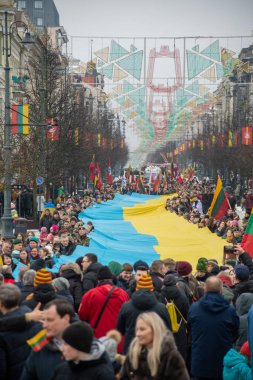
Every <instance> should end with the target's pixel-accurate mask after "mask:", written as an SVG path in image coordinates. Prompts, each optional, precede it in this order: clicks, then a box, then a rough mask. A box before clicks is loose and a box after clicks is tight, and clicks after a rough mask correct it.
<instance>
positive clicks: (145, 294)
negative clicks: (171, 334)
mask: <svg viewBox="0 0 253 380" xmlns="http://www.w3.org/2000/svg"><path fill="white" fill-rule="evenodd" d="M146 311H153V312H155V313H157V314H158V315H159V316H160V317H161V318H162V319H163V321H164V322H165V324H166V326H167V327H168V328H169V329H170V330H171V322H170V317H169V314H168V311H167V309H166V306H165V305H164V304H162V303H160V302H158V301H157V299H156V297H155V295H154V293H153V292H150V291H149V290H138V291H136V292H134V293H133V295H132V299H131V300H130V301H129V302H126V303H125V304H124V305H123V306H122V308H121V309H120V313H119V316H118V321H117V330H119V332H120V333H121V334H122V335H123V336H124V337H125V339H124V346H123V353H124V354H125V353H126V352H127V350H128V347H129V345H130V343H131V342H132V340H133V338H134V336H135V323H136V320H137V318H138V316H139V315H140V314H141V313H144V312H146Z"/></svg>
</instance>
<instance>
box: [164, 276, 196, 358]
mask: <svg viewBox="0 0 253 380" xmlns="http://www.w3.org/2000/svg"><path fill="white" fill-rule="evenodd" d="M161 295H162V296H163V297H164V299H165V301H166V300H167V302H170V301H171V300H172V301H173V302H174V304H175V306H176V307H177V308H178V310H179V311H180V313H181V314H182V316H183V317H184V318H185V319H186V320H187V314H188V310H189V306H190V305H189V302H188V300H187V298H186V296H185V295H184V294H183V292H181V291H180V290H179V289H178V288H177V286H176V285H167V283H166V277H165V280H164V286H163V288H162V291H161ZM180 313H179V312H178V311H177V309H176V314H177V322H178V323H179V324H180V328H179V330H178V332H177V333H175V334H174V338H175V341H176V345H177V348H178V351H179V352H180V354H181V355H182V357H183V358H184V359H185V360H186V353H187V326H186V325H185V323H184V321H183V320H182V317H181V315H180Z"/></svg>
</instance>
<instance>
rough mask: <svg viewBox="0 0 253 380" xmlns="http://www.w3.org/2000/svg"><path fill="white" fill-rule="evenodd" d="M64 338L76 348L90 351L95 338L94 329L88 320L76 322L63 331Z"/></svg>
mask: <svg viewBox="0 0 253 380" xmlns="http://www.w3.org/2000/svg"><path fill="white" fill-rule="evenodd" d="M62 339H63V340H64V341H65V342H66V343H67V344H69V345H70V346H71V347H73V348H75V349H76V350H78V351H82V352H86V353H89V352H90V350H91V344H92V340H93V330H92V328H91V327H90V325H89V324H88V323H86V322H75V323H72V324H71V325H70V326H68V327H67V328H66V330H64V331H63V334H62Z"/></svg>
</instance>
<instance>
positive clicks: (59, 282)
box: [52, 277, 70, 292]
mask: <svg viewBox="0 0 253 380" xmlns="http://www.w3.org/2000/svg"><path fill="white" fill-rule="evenodd" d="M52 284H53V285H54V287H55V289H56V291H58V292H59V291H60V290H67V289H69V287H70V285H69V281H68V280H67V279H66V278H64V277H58V278H55V279H54V280H53V282H52Z"/></svg>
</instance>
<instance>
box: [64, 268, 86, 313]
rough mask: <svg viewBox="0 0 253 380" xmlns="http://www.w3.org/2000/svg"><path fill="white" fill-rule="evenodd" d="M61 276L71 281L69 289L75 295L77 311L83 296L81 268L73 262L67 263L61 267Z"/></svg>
mask: <svg viewBox="0 0 253 380" xmlns="http://www.w3.org/2000/svg"><path fill="white" fill-rule="evenodd" d="M61 277H64V278H66V279H67V280H68V282H69V285H70V286H69V291H70V293H71V294H72V296H73V299H74V308H75V311H76V312H77V311H78V309H79V306H80V303H81V301H82V296H83V285H82V272H81V269H80V268H79V266H78V265H73V263H69V264H66V265H64V267H63V268H62V269H61Z"/></svg>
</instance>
